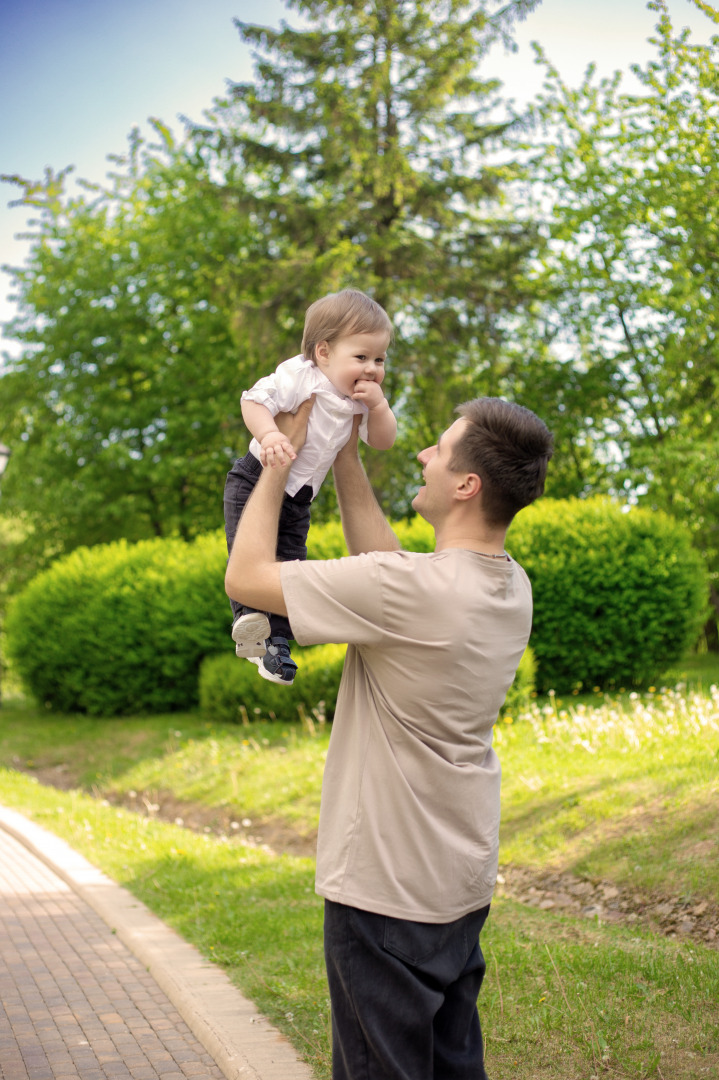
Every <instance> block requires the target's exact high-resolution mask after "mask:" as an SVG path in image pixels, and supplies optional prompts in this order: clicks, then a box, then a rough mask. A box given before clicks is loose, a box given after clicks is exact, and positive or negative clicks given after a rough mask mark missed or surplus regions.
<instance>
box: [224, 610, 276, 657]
mask: <svg viewBox="0 0 719 1080" xmlns="http://www.w3.org/2000/svg"><path fill="white" fill-rule="evenodd" d="M269 636H270V620H269V619H268V618H267V616H266V615H263V614H262V612H261V611H253V612H251V613H250V614H249V615H243V616H241V618H239V619H238V620H237V622H236V623H235V625H234V626H233V627H232V640H233V641H234V643H235V653H236V654H237V656H241V657H243V658H245V659H248V660H249V659H251V658H252V657H255V656H264V655H265V653H266V652H267V646H266V645H265V640H266V639H267V638H268V637H269Z"/></svg>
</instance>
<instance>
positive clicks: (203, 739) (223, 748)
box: [0, 658, 719, 1080]
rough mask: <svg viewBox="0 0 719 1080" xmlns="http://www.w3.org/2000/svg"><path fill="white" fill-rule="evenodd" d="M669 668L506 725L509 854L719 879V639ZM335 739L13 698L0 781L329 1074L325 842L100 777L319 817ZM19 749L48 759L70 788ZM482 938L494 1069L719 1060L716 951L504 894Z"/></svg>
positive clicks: (704, 889)
mask: <svg viewBox="0 0 719 1080" xmlns="http://www.w3.org/2000/svg"><path fill="white" fill-rule="evenodd" d="M674 677H675V678H679V679H681V680H682V681H683V682H684V683H685V684H686V689H681V690H679V691H674V690H671V691H670V690H663V689H662V688H661V687H658V688H657V689H656V690H655V691H654V692H652V693H647V694H644V695H638V696H637V695H634V696H633V695H630V694H624V695H621V696H619V697H617V698H611V699H610V698H604V697H603V696H601V695H592V696H589V697H583V698H578V697H574V698H570V699H569V700H568V701H565V700H562V699H558V698H557V697H556V695H555V696H550V697H549V698H548V699H546V700H543V701H540V702H537V704H536V705H535V706H533V708H532V709H531V710H528V711H527V713H526V714H525V715H523V716H522V717H521V718H516V719H515V720H514V722H513V723H505V724H502V725H501V728H499V729H498V732H497V742H498V751H499V754H500V757H501V760H502V765H503V775H504V781H503V782H504V792H503V816H504V821H503V832H502V843H503V847H502V859H503V861H505V862H508V861H512V862H515V863H518V864H520V865H524V866H527V865H529V866H536V867H538V868H548V867H559V868H562V869H572V870H574V871H575V872H577V873H582V874H585V875H587V876H589V877H593V878H597V879H599V878H603V879H607V880H610V881H615V882H616V883H627V882H631V883H632V885H633V887H634V888H635V889H637V890H639V891H642V890H644V891H652V890H659V891H662V892H664V893H670V894H674V895H682V896H691V897H696V898H698V899H699V898H704V897H705V898H707V899H709V900H716V897H717V895H719V890H718V888H717V886H718V885H719V878H718V873H719V871H718V869H717V863H718V862H719V860H717V858H716V854H717V851H716V843H717V839H716V832H717V830H716V812H715V810H714V807H715V805H716V796H717V791H718V789H719V758H718V757H717V753H718V752H719V698H718V697H717V695H716V694H715V693H712V691H711V689H710V687H711V685H712V682H716V683H719V666H717V665H715V664H714V666H713V661H712V658H708V659H705V660H702V661H699V662H695V663H693V664H692V667H691V670H690V668H689V666H687V667H686V668H684V669H682V670H680V671H678V672H676V673H675V675H674ZM326 746H327V733H326V731H325V730H324V729H322V728H320V727H315V728H314V729H309V728H308V729H307V730H304V731H303V730H301V729H299V728H289V727H288V726H287V725H279V724H271V723H264V722H258V723H256V724H254V723H253V724H252V726H251V727H250V728H243V727H237V728H227V727H220V726H215V725H211V724H208V723H205V722H203V721H202V720H201V719H200V718H199V717H198V716H197V715H195V714H175V715H173V716H165V717H140V718H131V719H123V720H112V721H103V720H87V719H85V718H82V717H74V716H73V717H54V716H51V715H48V714H47V713H46V712H44V711H40V710H37V709H34V708H32V707H31V706H28V705H23V704H22V703H21V702H9V703H6V704H5V705H4V707H3V709H2V711H0V765H4V766H5V768H3V769H0V800H2V802H4V803H5V804H7V805H11V806H14V807H15V808H17V809H19V810H21V811H22V812H23V813H25V814H27V815H28V816H29V817H32V818H33V819H34V820H36V821H38V822H39V823H40V824H43V825H45V826H46V827H47V828H49V829H51V830H52V831H53V832H55V833H57V834H58V835H61V836H63V837H64V838H65V839H66V840H68V842H70V843H71V844H72V845H73V846H74V847H75V848H76V849H77V850H79V851H81V852H82V853H83V854H84V855H85V856H86V857H87V858H89V859H90V860H91V861H92V862H93V863H94V864H95V865H97V866H100V867H101V868H102V869H103V870H105V872H106V873H108V874H110V875H111V876H112V877H113V878H114V879H115V880H117V881H119V882H121V883H122V884H123V885H125V886H126V887H128V888H129V889H131V891H132V892H133V893H135V895H137V896H138V897H140V899H142V900H143V901H144V902H145V903H146V904H147V905H148V906H149V907H150V908H152V910H154V911H156V912H157V914H158V915H160V916H161V917H162V918H163V919H165V920H166V921H167V922H168V923H169V924H171V925H172V926H174V927H175V928H176V929H177V930H178V931H179V932H180V933H181V934H182V935H183V936H184V937H185V938H187V939H188V940H190V941H192V942H193V943H194V944H195V945H196V946H197V947H198V948H199V949H200V951H201V952H202V953H203V954H204V955H206V956H208V957H211V958H213V959H214V960H215V961H216V962H218V963H220V964H222V966H223V967H224V968H225V969H226V970H227V971H228V973H229V974H230V976H231V978H232V979H233V980H234V981H236V982H237V984H238V985H239V986H240V987H241V988H242V989H243V990H244V992H245V993H246V994H247V995H248V996H250V997H251V998H252V999H253V1000H254V1001H256V1002H257V1004H258V1006H259V1008H260V1009H261V1010H262V1011H263V1012H265V1013H266V1014H267V1015H268V1016H269V1017H270V1018H271V1019H272V1020H273V1021H274V1022H275V1023H277V1025H278V1026H279V1027H280V1028H281V1029H283V1030H284V1031H285V1032H286V1033H287V1034H288V1035H289V1037H290V1038H291V1039H292V1040H293V1041H294V1043H295V1045H296V1046H297V1047H298V1049H299V1050H300V1052H301V1053H303V1055H304V1056H305V1057H306V1058H307V1060H308V1061H309V1062H310V1063H311V1065H312V1066H313V1068H314V1069H315V1072H316V1074H317V1076H318V1077H320V1078H324V1077H326V1076H328V1075H329V1064H328V1063H329V1038H328V1020H329V1015H328V1000H327V991H326V984H325V979H324V970H323V961H322V956H321V919H322V907H321V901H320V900H319V899H318V898H317V897H316V896H315V894H314V890H313V869H314V868H313V863H312V861H311V860H309V859H300V858H293V857H290V856H287V855H283V856H275V855H272V854H270V853H268V852H265V851H262V850H257V849H253V848H249V847H245V846H243V845H242V843H241V842H240V841H239V840H238V839H237V837H232V836H228V837H224V838H217V837H215V836H212V837H210V836H206V835H198V834H196V833H193V832H190V831H189V830H187V829H183V828H180V827H178V826H175V825H171V824H165V823H163V822H160V821H156V820H152V819H148V818H147V817H144V816H141V815H139V814H137V813H133V812H131V811H128V810H126V809H123V808H120V807H115V806H112V805H109V804H108V803H107V801H105V800H104V796H107V795H109V794H111V793H112V792H118V791H120V792H125V793H127V792H129V791H130V790H136V791H138V792H141V791H149V792H153V791H160V790H164V791H168V790H169V791H172V792H173V793H174V795H175V796H176V797H177V798H178V799H183V800H186V801H190V802H192V801H194V802H201V803H203V804H204V805H206V806H214V807H224V808H226V809H227V810H228V811H230V812H231V813H232V814H235V815H237V816H238V817H240V816H247V817H250V818H257V819H258V820H266V821H268V820H269V821H271V820H274V821H283V822H284V823H285V824H286V825H287V826H288V827H291V828H292V829H294V830H296V831H298V832H299V833H300V834H302V835H307V836H309V835H311V834H312V831H313V829H314V828H315V826H316V818H317V808H318V804H319V784H320V777H321V770H322V765H323V762H324V755H325V752H326ZM18 767H23V768H25V769H27V770H30V771H31V772H32V771H33V770H35V772H36V775H37V776H40V777H43V778H44V777H46V776H48V775H51V774H52V772H53V771H55V772H56V773H57V775H58V776H59V777H63V778H64V781H65V782H66V783H68V784H74V785H76V789H75V790H68V791H59V790H55V789H53V788H49V787H47V786H45V785H44V784H41V783H38V782H37V779H36V778H34V777H33V776H28V775H23V774H22V773H20V772H18V771H16V770H17V768H18ZM60 770H61V771H60ZM80 788H85V789H86V791H94V793H95V797H94V798H93V797H91V796H90V795H89V794H87V793H85V792H83V791H81V790H79V789H80ZM482 943H483V948H484V952H485V956H486V958H487V964H488V967H487V976H486V980H485V986H484V988H483V990H482V995H481V997H480V1014H481V1017H482V1023H483V1030H484V1033H485V1037H486V1041H487V1061H488V1070H489V1073H490V1075H491V1076H492V1080H510V1078H511V1080H517V1078H520V1077H521V1078H522V1080H554V1078H556V1080H560V1078H561V1080H589V1078H590V1077H592V1076H594V1077H603V1076H608V1077H612V1078H626V1080H648V1078H650V1077H657V1078H658V1080H669V1077H672V1080H702V1078H704V1077H719V952H718V951H716V950H714V949H710V948H709V947H707V946H704V945H701V944H697V943H692V942H689V941H684V940H668V939H665V938H660V937H655V936H653V935H652V934H650V933H648V932H642V931H638V930H637V929H636V927H634V928H632V929H631V930H629V929H625V928H622V927H620V926H616V925H605V924H602V923H600V922H598V921H596V920H594V921H592V920H588V919H586V918H577V917H572V916H569V915H562V914H556V913H554V912H551V913H550V912H545V911H539V910H537V909H534V908H527V907H525V906H522V905H520V904H517V903H514V902H512V901H511V900H509V899H504V898H499V899H497V900H496V901H495V903H494V905H493V908H492V915H491V917H490V920H489V922H488V924H487V927H486V929H485V931H484V932H483V935H482Z"/></svg>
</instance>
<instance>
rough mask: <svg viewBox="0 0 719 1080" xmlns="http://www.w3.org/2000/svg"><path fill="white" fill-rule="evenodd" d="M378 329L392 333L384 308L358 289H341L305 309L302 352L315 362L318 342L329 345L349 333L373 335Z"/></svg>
mask: <svg viewBox="0 0 719 1080" xmlns="http://www.w3.org/2000/svg"><path fill="white" fill-rule="evenodd" d="M380 330H385V331H386V332H387V333H388V334H389V336H390V337H391V336H392V323H391V322H390V319H389V315H388V314H387V312H386V311H385V310H384V308H383V307H381V305H380V304H378V303H377V301H376V300H373V299H372V298H371V297H370V296H367V295H366V294H365V293H363V292H360V290H359V289H342V290H341V292H336V293H329V295H327V296H323V297H322V299H321V300H315V302H314V304H310V306H309V307H308V308H307V314H306V315H305V331H304V334H303V336H302V354H303V356H304V357H305V359H307V360H312V361H314V360H315V348H316V347H317V346H318V345H319V344H320V342H321V341H328V342H330V344H331V343H332V342H333V341H337V340H338V339H339V338H343V337H349V336H350V335H351V334H376V333H379V331H380Z"/></svg>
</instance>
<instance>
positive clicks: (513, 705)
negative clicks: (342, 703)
mask: <svg viewBox="0 0 719 1080" xmlns="http://www.w3.org/2000/svg"><path fill="white" fill-rule="evenodd" d="M346 648H347V647H346V645H312V646H308V647H307V648H304V649H303V648H300V647H299V646H296V647H295V648H294V649H293V650H292V653H293V656H294V657H295V658H296V660H297V663H298V665H299V671H298V673H297V677H296V679H295V682H294V684H293V686H292V689H289V688H288V687H286V686H278V685H277V683H271V682H268V681H266V680H264V679H261V678H260V676H259V675H258V674H257V671H256V670H255V667H254V665H252V664H248V663H245V662H244V661H243V662H240V661H238V660H237V657H236V656H234V655H233V654H232V653H230V652H225V653H223V654H222V655H218V656H208V657H207V658H206V659H205V660H204V661H203V663H202V666H201V668H200V709H201V710H202V713H203V715H204V716H206V717H207V719H208V720H211V721H212V722H213V723H218V722H219V723H229V724H237V723H246V722H247V721H248V720H255V719H257V720H267V719H276V720H281V721H284V722H285V723H291V722H293V721H296V720H299V719H302V718H303V715H304V716H307V717H309V718H310V719H312V717H313V714H314V710H315V709H317V708H318V707H320V708H321V710H322V715H323V716H324V717H325V719H327V720H331V719H332V717H333V716H334V707H335V702H336V700H337V691H338V689H339V685H340V677H341V675H342V667H343V664H344V658H345V652H346ZM534 669H535V664H534V657H533V656H532V650H531V649H530V648H527V650H526V651H525V653H524V656H523V657H522V659H521V661H520V664H519V669H518V671H517V675H516V677H515V680H514V682H513V683H512V685H511V687H510V688H509V692H508V694H507V699H506V701H505V703H504V706H503V709H502V711H503V712H510V713H518V712H520V711H521V710H522V709H523V708H524V707H525V706H527V705H528V704H529V702H530V700H531V696H532V692H533V690H534Z"/></svg>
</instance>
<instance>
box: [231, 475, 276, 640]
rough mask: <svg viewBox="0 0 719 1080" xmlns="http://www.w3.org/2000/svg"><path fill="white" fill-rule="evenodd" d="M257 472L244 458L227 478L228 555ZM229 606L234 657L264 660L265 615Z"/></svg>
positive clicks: (267, 630)
mask: <svg viewBox="0 0 719 1080" xmlns="http://www.w3.org/2000/svg"><path fill="white" fill-rule="evenodd" d="M261 471H262V466H261V465H260V462H259V461H258V460H257V458H256V457H254V455H253V454H246V455H245V457H243V458H238V459H237V461H236V462H235V463H234V465H233V466H232V468H231V469H230V471H229V473H228V474H227V480H226V481H225V496H224V511H225V536H226V537H227V553H228V555H229V553H230V551H231V550H232V544H233V542H234V539H235V533H236V532H237V526H238V524H239V521H240V518H241V517H242V513H243V511H244V509H245V506H246V505H247V500H248V499H249V497H250V495H251V494H252V492H253V490H254V487H255V484H256V483H257V480H258V477H259V475H260V472H261ZM230 606H231V608H232V639H233V641H234V642H235V652H236V654H237V655H238V656H244V657H251V656H264V654H265V651H266V645H265V642H266V640H267V638H268V637H269V636H270V624H269V620H268V618H267V615H266V614H265V612H263V611H256V610H255V609H254V608H250V607H247V605H245V604H242V603H240V602H239V601H238V600H234V599H232V598H230Z"/></svg>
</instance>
